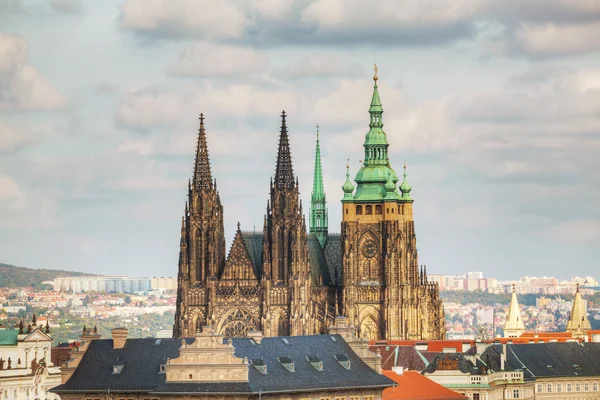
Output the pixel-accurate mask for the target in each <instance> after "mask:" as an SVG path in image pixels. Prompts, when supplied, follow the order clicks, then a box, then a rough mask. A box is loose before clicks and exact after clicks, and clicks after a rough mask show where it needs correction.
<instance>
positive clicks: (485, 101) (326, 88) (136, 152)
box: [0, 0, 600, 279]
mask: <svg viewBox="0 0 600 400" xmlns="http://www.w3.org/2000/svg"><path fill="white" fill-rule="evenodd" d="M142 3H143V2H140V1H135V0H129V1H106V2H102V3H96V2H86V1H75V0H52V1H45V0H44V1H42V0H28V1H22V2H16V1H12V0H3V1H0V7H3V8H2V10H3V13H2V14H1V15H0V22H1V24H2V27H3V28H2V29H1V30H0V54H2V55H3V57H2V60H8V62H5V61H3V62H0V76H1V77H2V78H5V79H6V82H8V86H7V87H8V90H5V91H4V92H0V118H2V120H1V122H0V154H1V155H2V157H1V159H0V251H1V252H2V254H3V259H2V260H0V262H6V263H10V264H16V265H21V266H24V267H37V268H53V269H68V270H77V271H82V272H88V273H100V274H105V275H120V274H121V273H122V272H123V271H127V273H128V274H131V275H150V276H172V275H174V274H175V273H176V271H177V256H178V255H177V251H176V248H177V244H178V243H179V237H178V236H179V233H180V230H179V225H178V222H177V221H179V218H180V215H181V213H182V212H183V209H182V206H181V204H182V201H183V200H184V199H185V190H183V189H182V188H184V187H185V184H186V181H187V180H188V178H190V176H189V171H190V168H191V167H192V165H193V153H194V151H195V140H196V135H197V125H198V121H197V117H198V114H199V113H200V112H204V113H205V116H206V127H207V128H206V129H207V136H208V142H209V146H210V149H211V162H212V164H213V174H214V176H215V178H216V179H217V181H218V184H219V190H220V192H221V198H222V199H223V203H224V204H223V205H224V214H225V224H224V225H225V232H226V240H227V244H226V248H227V250H229V248H230V246H231V242H232V240H233V236H234V232H235V227H236V223H237V222H238V221H239V222H240V223H241V226H242V229H243V230H253V229H254V228H255V227H256V229H257V230H260V229H262V220H261V219H260V218H256V215H262V213H264V208H265V204H264V203H265V201H264V199H265V196H266V194H267V193H268V185H269V179H270V177H271V176H272V175H273V163H274V160H275V158H276V151H277V149H276V146H275V141H276V137H277V136H276V135H277V134H278V130H279V114H280V112H281V110H282V109H286V111H287V112H288V125H289V131H290V142H291V148H292V152H293V157H294V158H293V162H294V170H295V171H296V173H297V175H298V176H299V180H300V190H301V197H302V200H303V204H304V209H305V214H306V211H307V210H308V205H309V198H310V197H309V196H310V190H311V187H312V169H313V160H314V146H315V139H316V130H315V126H316V125H317V124H319V125H320V127H321V128H320V132H321V152H322V159H323V174H324V186H325V191H326V195H327V198H328V201H329V204H328V206H329V229H330V231H331V232H339V221H340V215H341V204H340V202H339V200H340V199H341V197H342V195H343V192H342V190H341V186H342V185H343V183H344V179H345V175H344V174H345V165H346V160H347V159H348V158H350V172H351V175H352V176H354V174H355V173H356V171H357V170H358V167H359V160H362V159H363V154H362V148H361V146H360V143H362V138H363V136H364V135H365V134H366V133H367V131H368V113H367V111H366V110H367V107H368V99H369V98H370V92H371V90H372V86H371V80H370V78H371V76H372V74H373V71H372V69H371V68H372V64H373V61H376V62H377V64H378V66H379V75H380V92H381V96H382V100H383V107H384V114H383V120H384V123H385V126H384V130H385V131H386V133H387V135H388V137H389V140H390V142H391V144H392V146H391V147H390V148H391V149H392V154H391V155H390V160H391V162H392V165H393V166H394V167H395V168H396V170H397V171H398V170H400V168H401V165H402V163H403V161H404V160H405V159H406V160H407V164H408V176H409V180H410V183H411V184H412V186H413V191H412V193H411V195H412V196H413V197H414V198H415V204H414V213H415V221H416V234H417V238H418V243H419V263H420V264H426V265H428V272H429V273H430V274H440V275H454V274H456V271H457V270H460V271H469V270H470V271H483V272H484V274H485V275H489V276H497V277H498V278H499V279H507V278H508V277H510V276H514V275H515V274H517V273H519V274H523V271H526V274H527V275H532V276H535V275H555V276H558V277H559V278H566V277H567V276H566V275H573V274H576V275H583V276H585V275H593V272H594V269H595V268H594V267H595V266H596V265H597V259H598V258H599V256H600V253H599V252H600V249H599V248H598V246H596V245H595V244H597V243H598V241H599V240H600V223H599V221H600V214H599V213H600V211H599V210H598V208H597V206H596V204H597V202H598V199H600V182H599V177H598V176H597V174H596V173H595V171H596V170H597V168H598V167H600V164H599V162H600V161H598V160H597V159H596V157H595V156H594V154H595V152H597V150H598V148H599V147H600V140H599V137H600V136H599V135H598V132H600V119H599V118H598V115H597V110H598V107H600V60H599V57H598V54H599V53H598V50H599V49H600V42H599V41H597V40H595V39H593V38H594V37H595V36H599V37H600V34H599V35H590V34H587V35H584V33H585V32H598V33H600V28H599V27H600V25H599V24H600V22H599V21H600V11H598V10H597V9H594V8H593V4H592V3H591V2H586V1H579V2H572V3H569V4H568V5H565V3H563V2H560V1H550V2H544V5H545V6H544V7H545V8H544V9H545V10H546V12H545V13H544V14H543V15H540V14H539V13H538V12H537V8H535V7H532V8H531V9H528V8H527V7H526V6H523V5H510V4H504V3H503V2H500V1H491V0H490V1H484V2H481V3H478V5H470V6H467V5H465V4H460V3H456V4H451V5H448V4H447V5H446V8H445V12H442V11H439V10H438V11H437V12H436V10H437V9H436V7H435V6H436V4H437V3H436V2H435V1H430V2H427V3H426V4H425V5H424V6H423V8H422V9H421V10H420V11H416V8H411V6H410V5H408V3H407V5H405V7H406V9H404V10H401V12H399V13H393V14H394V15H402V17H401V18H400V19H396V17H394V16H392V15H391V14H390V15H386V7H387V6H389V4H391V3H390V2H386V1H384V2H381V3H380V7H378V8H377V9H371V8H369V9H368V10H361V9H360V7H359V8H352V10H354V12H355V14H353V11H352V10H350V8H349V9H348V10H345V11H343V12H340V13H339V14H335V13H330V12H328V10H330V9H331V6H333V5H335V2H334V1H332V0H321V1H315V2H312V3H310V4H309V3H308V2H290V3H289V4H290V5H289V8H286V7H285V6H284V5H283V4H284V3H279V4H278V3H277V2H267V1H264V2H257V3H256V4H257V5H256V6H255V7H254V8H252V7H250V6H248V8H235V7H233V6H231V4H233V3H232V2H227V1H219V2H210V1H209V2H192V1H183V0H180V1H179V2H178V3H180V5H181V7H177V8H173V9H167V8H161V7H165V4H167V2H164V1H155V3H156V8H155V9H154V10H155V11H156V14H153V13H144V12H143V10H144V8H143V7H142ZM534 3H537V2H534ZM540 4H541V3H540ZM438 5H439V4H438ZM538 5H539V4H538ZM4 11H6V12H4ZM206 11H214V12H218V13H219V15H220V16H221V18H222V20H221V21H219V23H218V24H215V23H213V22H211V21H212V20H211V19H210V18H206V17H205V16H204V14H205V12H206ZM363 11H368V12H363ZM334 14H335V15H334ZM190 15H194V16H195V17H196V18H197V20H196V19H195V18H191V17H189V16H190ZM517 15H518V17H517ZM423 18H425V19H423ZM417 20H419V21H421V23H420V25H419V24H416V22H415V21H417ZM373 21H376V22H378V24H379V25H378V26H380V29H372V28H373V24H372V22H373ZM367 28H369V29H370V30H367ZM48 32H52V34H51V35H48V34H47V33H48ZM352 32H354V34H351V33H352ZM357 32H358V33H357ZM360 32H362V33H364V34H361V33H360ZM344 35H346V36H344ZM56 43H60V45H57V44H56ZM355 47H356V48H355ZM75 54H76V55H77V56H74V55H75ZM242 59H243V60H244V62H243V63H242V62H239V60H242ZM249 166H251V168H250V167H249ZM306 218H307V219H308V215H306Z"/></svg>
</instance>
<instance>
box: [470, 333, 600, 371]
mask: <svg viewBox="0 0 600 400" xmlns="http://www.w3.org/2000/svg"><path fill="white" fill-rule="evenodd" d="M492 351H493V352H494V353H495V354H496V357H487V358H493V361H492V364H493V365H490V367H491V368H492V369H495V370H499V365H498V364H499V360H500V354H501V353H502V345H494V346H492V347H490V348H488V349H486V351H485V352H484V354H483V355H488V354H487V353H490V352H492ZM483 355H482V356H483ZM482 358H483V357H482ZM598 360H600V343H576V342H567V343H535V344H509V345H506V362H505V368H506V369H513V370H523V371H524V372H525V378H526V379H535V378H546V377H569V376H572V377H581V376H598V375H600V362H599V361H598ZM486 363H488V361H487V360H486Z"/></svg>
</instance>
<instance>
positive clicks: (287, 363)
mask: <svg viewBox="0 0 600 400" xmlns="http://www.w3.org/2000/svg"><path fill="white" fill-rule="evenodd" d="M277 360H279V362H280V363H281V365H283V366H284V367H285V369H287V370H288V371H290V372H295V371H294V362H293V361H292V359H291V358H289V357H277Z"/></svg>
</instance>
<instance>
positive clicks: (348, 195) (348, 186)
mask: <svg viewBox="0 0 600 400" xmlns="http://www.w3.org/2000/svg"><path fill="white" fill-rule="evenodd" d="M342 190H343V191H344V198H343V200H352V192H354V185H353V184H352V181H351V180H350V159H348V162H347V164H346V182H345V183H344V185H343V186H342Z"/></svg>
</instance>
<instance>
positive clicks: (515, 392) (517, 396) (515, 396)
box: [513, 389, 521, 399]
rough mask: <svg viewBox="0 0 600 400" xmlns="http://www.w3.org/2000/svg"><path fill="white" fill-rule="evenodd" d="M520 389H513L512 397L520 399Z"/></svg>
mask: <svg viewBox="0 0 600 400" xmlns="http://www.w3.org/2000/svg"><path fill="white" fill-rule="evenodd" d="M520 398H521V391H520V390H519V389H513V399H520Z"/></svg>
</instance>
